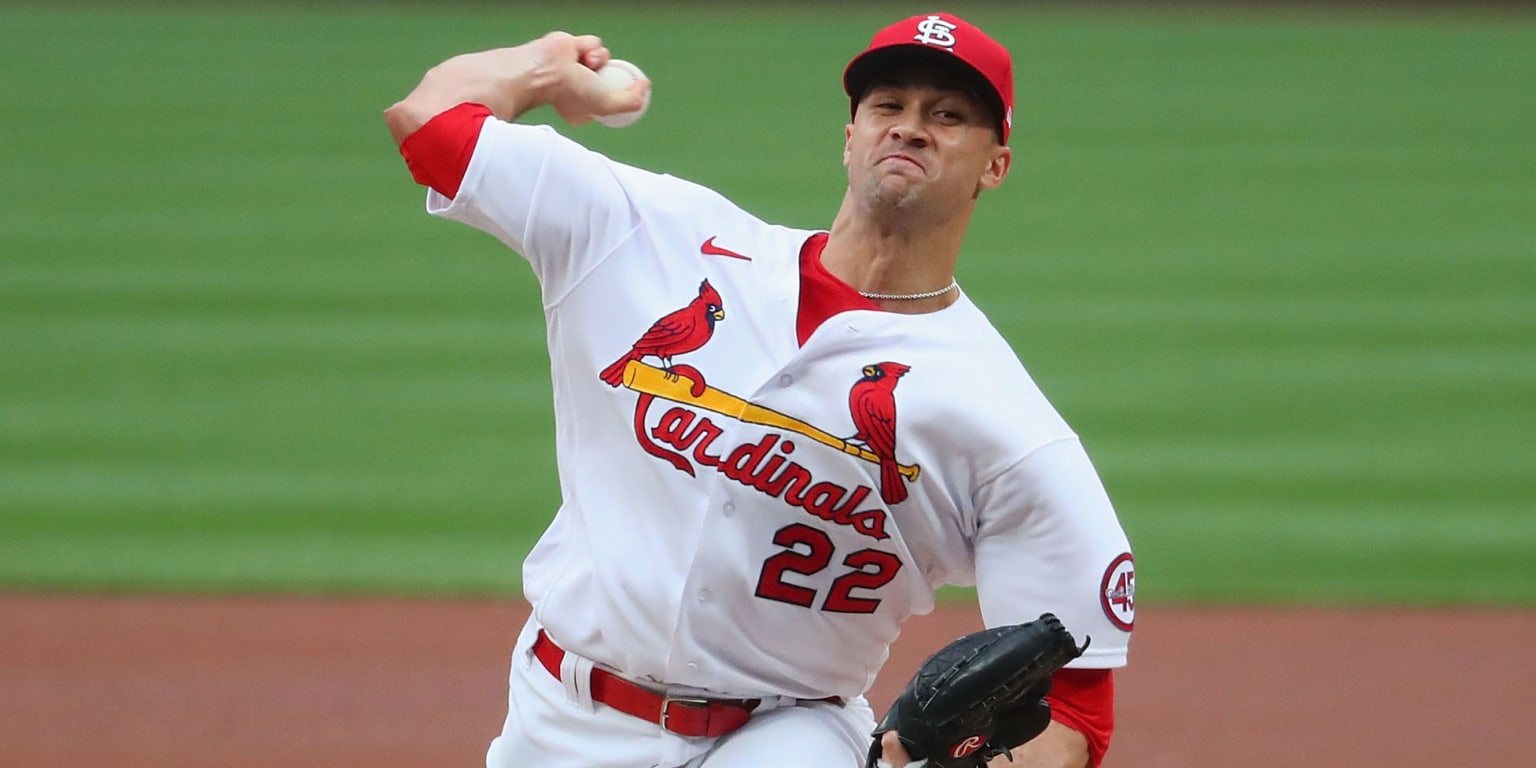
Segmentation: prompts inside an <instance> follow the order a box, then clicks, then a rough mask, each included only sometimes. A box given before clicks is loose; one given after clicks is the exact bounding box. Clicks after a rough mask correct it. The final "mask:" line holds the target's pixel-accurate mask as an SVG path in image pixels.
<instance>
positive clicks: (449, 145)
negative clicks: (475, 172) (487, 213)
mask: <svg viewBox="0 0 1536 768" xmlns="http://www.w3.org/2000/svg"><path fill="white" fill-rule="evenodd" d="M490 116H491V109H490V107H487V106H485V105H484V104H473V103H468V102H466V103H464V104H460V105H458V106H456V107H453V108H451V109H447V110H444V111H443V112H440V113H438V114H437V115H436V116H434V117H433V118H432V119H431V120H428V121H427V123H426V125H423V126H422V127H420V128H418V129H417V130H416V132H415V133H412V134H411V135H409V136H407V137H405V141H403V142H401V143H400V156H401V157H403V158H405V165H406V167H407V168H410V169H411V178H413V179H415V180H416V183H417V184H421V185H422V186H425V187H431V188H432V189H434V190H436V191H437V193H438V194H440V195H442V196H443V197H447V198H450V199H452V198H454V197H457V196H458V194H459V185H461V184H463V183H464V172H465V171H467V170H468V169H469V160H470V158H472V157H474V155H475V144H476V142H478V141H479V140H480V127H481V125H482V124H483V123H484V122H485V120H486V118H488V117H490Z"/></svg>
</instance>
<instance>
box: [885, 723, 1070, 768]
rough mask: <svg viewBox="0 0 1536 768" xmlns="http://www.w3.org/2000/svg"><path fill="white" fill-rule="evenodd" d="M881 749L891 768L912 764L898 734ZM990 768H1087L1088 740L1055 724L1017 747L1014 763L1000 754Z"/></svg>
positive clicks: (891, 733)
mask: <svg viewBox="0 0 1536 768" xmlns="http://www.w3.org/2000/svg"><path fill="white" fill-rule="evenodd" d="M880 748H881V749H882V750H883V751H884V753H885V762H887V763H890V764H891V768H903V766H905V765H906V764H907V763H909V762H911V761H912V758H911V757H910V756H909V755H907V750H905V749H903V748H902V746H901V739H900V738H899V737H898V736H897V734H896V732H895V731H888V732H887V733H886V734H885V735H884V736H883V737H882V738H881V739H880ZM988 768H1088V740H1087V739H1086V738H1083V735H1082V734H1081V733H1078V732H1077V731H1074V730H1072V729H1071V728H1068V727H1067V726H1065V725H1062V724H1061V723H1057V722H1052V723H1051V724H1050V725H1047V726H1046V727H1045V732H1044V733H1041V734H1040V735H1039V736H1036V737H1035V738H1033V739H1030V741H1029V743H1028V744H1025V745H1024V746H1021V747H1017V748H1015V749H1014V750H1013V760H1009V759H1008V757H1007V756H1006V755H999V756H997V757H996V758H994V759H993V760H992V762H991V763H989V764H988Z"/></svg>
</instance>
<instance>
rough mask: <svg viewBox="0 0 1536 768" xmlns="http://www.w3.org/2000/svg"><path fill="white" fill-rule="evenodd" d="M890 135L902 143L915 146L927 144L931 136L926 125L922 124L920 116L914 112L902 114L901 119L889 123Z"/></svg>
mask: <svg viewBox="0 0 1536 768" xmlns="http://www.w3.org/2000/svg"><path fill="white" fill-rule="evenodd" d="M891 137H892V138H894V139H897V140H898V141H900V142H901V143H903V144H910V145H912V146H917V147H926V146H928V141H929V139H930V138H931V137H930V136H929V135H928V127H927V126H925V125H924V124H923V120H922V116H921V115H915V114H907V115H903V116H902V117H901V119H899V120H897V121H895V122H894V123H891Z"/></svg>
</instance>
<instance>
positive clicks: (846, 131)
mask: <svg viewBox="0 0 1536 768" xmlns="http://www.w3.org/2000/svg"><path fill="white" fill-rule="evenodd" d="M852 138H853V123H849V124H847V125H845V126H843V167H844V168H847V167H848V142H849V140H851V139H852Z"/></svg>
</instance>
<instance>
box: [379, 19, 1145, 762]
mask: <svg viewBox="0 0 1536 768" xmlns="http://www.w3.org/2000/svg"><path fill="white" fill-rule="evenodd" d="M610 58H611V55H610V52H609V51H608V50H607V49H606V48H605V47H604V46H603V43H602V41H601V40H600V39H598V38H597V37H594V36H577V35H570V34H566V33H561V32H553V33H550V34H548V35H546V36H544V37H542V38H540V39H537V40H534V41H532V42H529V43H527V44H525V45H521V46H518V47H514V48H504V49H497V50H491V51H484V52H479V53H471V54H466V55H461V56H457V57H454V58H452V59H449V60H448V61H446V62H444V63H442V64H440V65H439V66H437V67H434V68H432V69H431V70H430V71H428V72H427V74H426V75H425V76H424V78H423V79H422V81H421V82H420V84H419V85H418V86H417V87H416V88H415V89H414V90H413V91H412V92H411V93H410V94H409V95H408V96H407V97H406V98H405V99H403V100H402V101H400V102H399V103H397V104H395V105H393V106H391V107H390V108H389V109H388V110H386V112H385V121H386V124H387V125H388V127H389V129H390V131H391V133H392V135H393V136H394V137H395V139H396V141H397V143H398V144H399V146H400V151H401V154H402V155H403V157H404V158H405V161H406V163H407V165H408V167H409V168H410V170H411V172H412V175H413V177H414V178H415V179H416V180H417V181H418V182H420V183H422V184H424V185H426V186H427V187H429V190H428V192H427V209H428V210H429V211H430V212H431V213H432V214H435V215H439V216H444V217H447V218H450V219H454V220H458V221H461V222H464V223H467V224H469V225H471V226H474V227H476V228H478V229H481V230H483V231H485V232H487V233H489V234H491V235H493V236H495V237H496V238H497V239H499V240H500V241H502V242H503V243H505V244H506V245H507V246H508V247H509V248H511V249H512V250H514V251H516V252H517V253H518V254H521V256H522V257H523V258H525V259H526V260H527V261H528V263H529V264H530V265H531V266H532V268H533V271H534V273H535V275H536V276H537V279H538V281H539V284H540V287H541V292H542V298H543V301H542V304H543V311H544V317H545V320H546V323H547V328H548V345H549V352H550V360H551V378H552V383H553V390H554V402H555V417H556V429H555V447H556V451H557V455H558V464H559V476H560V489H561V494H562V503H561V506H560V509H559V510H558V511H557V512H556V513H555V515H554V519H553V521H552V522H551V524H550V526H549V528H548V530H547V531H546V532H545V533H544V535H543V537H542V538H541V539H540V540H539V542H538V544H537V545H536V546H535V547H534V549H533V551H532V552H531V553H530V554H529V556H528V558H527V560H526V561H525V563H524V566H523V585H524V590H525V593H526V596H527V598H528V600H529V601H530V603H531V604H532V607H533V613H532V617H531V618H530V620H529V621H528V624H527V625H526V627H525V628H524V629H523V631H522V633H521V636H520V637H519V638H518V641H517V644H516V647H515V651H514V653H513V658H512V664H511V673H510V680H509V683H510V687H509V690H510V693H509V700H508V714H507V718H506V721H505V724H504V726H503V729H502V732H501V734H500V736H498V737H497V738H496V739H495V740H494V741H493V742H492V744H491V746H490V749H489V751H488V753H487V757H486V764H487V766H489V767H490V768H504V767H510V766H539V767H540V768H562V767H565V766H569V767H570V768H583V767H592V766H610V767H611V766H617V767H620V768H652V767H653V766H689V767H690V768H725V767H727V766H729V767H731V768H768V766H845V767H846V766H855V765H860V764H862V762H863V760H864V757H865V753H866V751H867V750H868V749H869V747H870V734H871V733H872V731H873V729H874V725H875V720H874V717H875V713H873V712H872V711H871V709H870V707H869V705H868V704H867V702H866V701H865V699H864V697H863V694H864V692H865V691H866V689H868V687H869V686H870V684H871V682H872V681H873V680H874V679H875V675H876V673H878V672H879V671H880V668H881V665H882V663H883V662H884V661H885V659H886V656H887V652H888V648H889V646H890V644H891V642H892V641H894V640H895V639H896V637H897V634H898V632H899V629H900V625H901V622H902V620H904V619H905V618H906V617H908V616H909V615H911V614H914V613H927V612H929V611H930V610H931V609H932V608H933V604H934V591H935V589H936V588H937V587H939V586H941V585H943V584H975V585H976V587H977V591H978V595H979V600H980V604H981V611H982V616H983V619H984V621H985V622H986V623H987V624H988V625H989V626H995V625H1003V624H1011V623H1017V622H1023V621H1027V620H1029V619H1033V618H1035V617H1036V616H1038V615H1040V614H1041V612H1042V611H1050V612H1054V613H1055V614H1056V615H1057V616H1059V617H1060V619H1061V621H1062V622H1063V623H1064V624H1065V626H1066V627H1067V628H1068V629H1070V630H1071V632H1072V633H1073V634H1074V635H1075V636H1077V637H1079V638H1082V637H1089V638H1091V645H1090V647H1089V648H1088V649H1087V651H1086V653H1084V654H1083V655H1082V656H1081V657H1079V658H1077V659H1076V660H1075V661H1074V662H1072V664H1071V666H1070V667H1069V668H1067V669H1065V670H1062V672H1061V673H1059V674H1058V675H1057V676H1056V678H1055V681H1054V682H1055V685H1054V689H1053V691H1052V693H1051V697H1050V699H1049V701H1050V703H1051V705H1052V708H1051V709H1052V712H1051V717H1052V718H1053V719H1054V722H1053V723H1051V724H1050V725H1049V726H1048V727H1046V730H1045V732H1044V733H1043V734H1041V735H1040V736H1039V737H1037V738H1035V739H1034V740H1033V741H1031V742H1029V744H1028V745H1027V746H1025V747H1024V748H1022V749H1019V750H1017V751H1015V752H1014V758H1015V760H1017V761H1018V762H1019V763H1021V764H1028V765H1043V766H1054V767H1064V766H1083V765H1089V764H1094V765H1096V764H1097V763H1098V762H1099V760H1100V758H1101V757H1102V755H1103V753H1104V749H1105V747H1106V745H1107V743H1108V740H1109V736H1110V732H1111V730H1112V725H1113V714H1112V711H1113V709H1112V699H1113V680H1112V673H1111V671H1110V670H1111V669H1112V668H1115V667H1119V666H1122V665H1123V664H1124V663H1125V661H1126V650H1127V644H1128V640H1129V635H1130V632H1131V628H1132V624H1133V620H1134V602H1133V600H1134V576H1135V574H1134V567H1133V565H1132V560H1131V555H1130V550H1129V546H1128V544H1127V541H1126V537H1125V535H1124V533H1123V532H1122V530H1121V527H1120V525H1119V523H1118V521H1117V519H1116V516H1115V512H1114V510H1113V508H1112V507H1111V504H1110V501H1109V499H1108V498H1107V496H1106V494H1105V492H1104V490H1103V487H1102V484H1101V483H1100V481H1099V478H1098V476H1097V474H1096V472H1095V470H1094V468H1093V466H1092V465H1091V464H1090V463H1089V460H1088V457H1087V456H1086V454H1085V453H1084V450H1083V447H1082V445H1081V443H1080V442H1079V440H1078V438H1077V436H1076V435H1075V434H1074V433H1073V432H1072V431H1071V429H1070V428H1069V427H1068V426H1067V424H1066V423H1065V422H1064V421H1063V420H1062V418H1061V417H1060V416H1058V414H1057V413H1056V411H1055V410H1054V409H1053V408H1052V406H1051V405H1050V404H1049V403H1048V402H1047V401H1046V399H1045V397H1044V396H1043V395H1042V394H1041V392H1040V390H1039V389H1038V388H1037V387H1036V385H1035V384H1034V382H1033V381H1032V380H1031V379H1030V377H1029V376H1028V374H1027V373H1026V372H1025V370H1024V368H1023V366H1022V365H1021V364H1020V362H1019V360H1018V358H1017V357H1016V355H1015V354H1014V353H1013V351H1012V350H1011V349H1010V348H1009V346H1008V345H1007V343H1006V342H1005V341H1004V340H1003V339H1002V338H1001V336H1000V335H999V334H998V333H997V331H996V330H995V329H994V328H993V327H992V325H991V324H990V323H989V322H988V321H987V319H986V318H985V317H984V316H983V314H982V313H981V311H980V310H979V309H978V308H977V307H976V305H974V304H973V303H972V302H971V301H970V299H969V298H968V297H967V296H966V295H965V293H964V291H962V290H961V288H960V287H959V285H958V284H957V283H956V281H955V279H954V270H955V264H956V260H957V258H958V256H959V253H960V246H961V240H962V238H963V236H964V234H965V231H966V228H967V226H968V223H969V221H970V218H971V215H972V212H973V211H974V209H975V207H976V204H977V200H978V197H979V196H981V195H982V193H985V192H987V191H989V190H991V189H993V188H995V187H997V186H998V185H999V184H1001V183H1002V182H1003V181H1004V179H1005V178H1006V177H1007V175H1008V170H1009V164H1010V160H1011V150H1010V149H1009V147H1008V143H1007V142H1008V138H1009V131H1010V127H1011V123H1012V110H1013V72H1012V63H1011V59H1010V56H1009V53H1008V51H1007V50H1006V49H1005V48H1004V47H1003V46H1002V45H1000V44H999V43H997V42H996V41H994V40H993V39H992V38H990V37H988V36H987V35H986V34H985V33H983V32H982V31H981V30H980V29H978V28H977V27H975V26H973V25H971V24H969V23H967V22H965V21H963V20H962V19H959V18H957V17H955V16H952V15H948V14H923V15H919V16H916V17H913V18H911V19H906V20H903V21H900V22H897V23H896V24H893V25H891V26H890V27H887V28H885V29H883V30H881V31H879V32H878V33H877V34H876V35H875V36H874V38H873V40H872V41H871V43H870V44H869V45H868V46H867V47H866V48H865V49H864V50H862V51H860V52H858V54H857V55H856V56H854V57H853V59H852V61H851V62H850V63H849V65H848V67H847V69H846V71H845V72H844V74H843V85H844V87H845V89H846V91H847V93H848V95H849V98H850V105H851V112H850V114H851V121H850V123H849V124H848V126H847V128H846V129H845V133H844V147H843V164H844V165H845V166H846V168H847V174H848V189H847V193H846V195H845V197H844V199H843V201H842V204H841V207H840V208H839V209H838V211H837V213H836V216H835V217H834V218H833V219H832V221H831V226H830V228H829V229H826V230H808V229H796V228H791V227H785V226H778V225H773V224H768V223H765V222H763V221H761V220H759V219H757V218H756V217H754V216H753V215H751V214H750V213H747V212H746V211H744V210H742V209H741V208H739V207H737V206H736V205H735V204H733V203H732V202H731V201H729V200H727V199H725V198H724V197H722V196H721V195H719V194H717V193H715V192H713V191H711V190H709V189H706V188H703V187H701V186H698V185H695V184H692V183H689V182H687V181H684V180H682V179H678V178H674V177H671V176H665V175H659V174H656V173H651V172H648V171H644V170H640V169H638V168H634V167H630V166H627V165H624V164H621V163H619V162H616V161H614V160H612V159H610V158H608V157H605V156H603V155H600V154H598V153H595V152H592V151H589V150H587V149H585V148H584V147H582V146H580V145H578V144H576V143H575V142H573V141H571V140H569V139H567V138H564V137H563V136H561V135H560V134H559V133H557V132H556V131H555V130H553V129H552V128H550V127H548V126H540V125H531V124H519V123H517V122H514V121H516V120H517V119H518V118H519V117H520V116H522V115H523V114H524V113H526V112H528V111H529V110H531V109H534V108H536V107H539V106H541V105H550V106H552V107H553V109H554V111H555V112H556V113H557V114H558V115H559V116H560V117H561V118H563V119H564V120H565V121H566V122H569V123H582V122H585V121H587V120H590V119H592V118H594V117H596V116H604V115H613V114H618V113H623V112H627V111H633V110H635V109H637V108H639V107H640V106H641V104H642V103H643V102H644V100H645V99H646V98H647V97H648V95H649V94H648V89H649V87H650V84H649V82H647V81H644V80H639V81H636V82H635V83H634V84H633V85H632V86H631V87H630V88H629V89H628V90H624V91H618V90H613V89H611V88H609V87H607V86H605V85H603V83H602V82H601V81H600V80H599V78H598V77H597V76H596V74H595V72H596V71H597V70H599V69H601V68H602V67H603V66H604V65H605V64H606V63H607V62H608V61H609V60H610ZM890 736H891V734H887V735H886V742H885V743H886V744H887V745H888V746H889V747H890V748H888V749H887V750H886V753H885V755H884V759H885V760H886V761H887V762H890V763H891V764H893V765H896V766H900V765H904V764H905V763H906V761H907V755H906V754H905V753H904V752H903V751H902V750H901V749H900V748H899V744H897V743H895V742H893V741H892V740H891V739H890Z"/></svg>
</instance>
